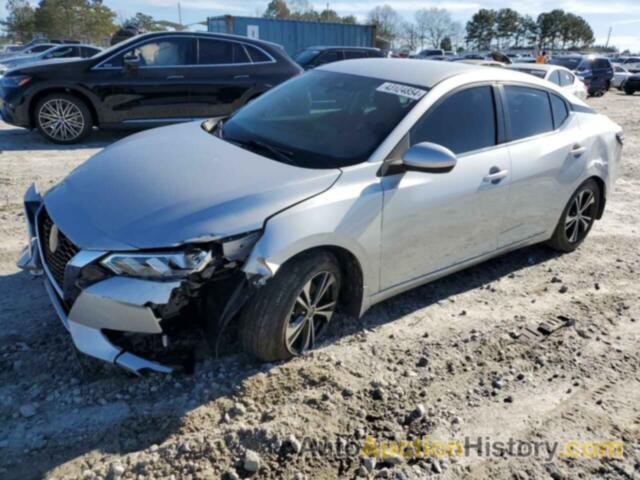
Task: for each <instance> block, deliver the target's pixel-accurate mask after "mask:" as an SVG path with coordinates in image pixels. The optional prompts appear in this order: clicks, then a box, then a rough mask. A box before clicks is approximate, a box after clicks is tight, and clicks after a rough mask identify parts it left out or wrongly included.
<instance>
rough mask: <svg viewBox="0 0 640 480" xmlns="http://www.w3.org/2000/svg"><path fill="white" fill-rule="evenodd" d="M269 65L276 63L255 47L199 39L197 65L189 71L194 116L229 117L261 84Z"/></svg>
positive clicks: (191, 107) (232, 42)
mask: <svg viewBox="0 0 640 480" xmlns="http://www.w3.org/2000/svg"><path fill="white" fill-rule="evenodd" d="M270 64H271V65H273V66H275V60H274V59H273V58H272V57H271V56H270V55H269V54H268V53H267V52H265V51H263V50H261V49H259V48H258V47H255V46H253V45H249V44H245V43H242V42H234V41H227V40H221V39H217V38H204V37H199V38H198V62H197V65H196V66H195V67H194V68H192V69H190V70H189V72H188V74H189V79H188V84H189V86H188V88H189V91H190V94H191V99H190V105H189V107H190V110H191V112H192V115H193V116H194V117H217V116H225V115H230V114H231V113H233V112H234V111H236V110H237V109H238V108H239V107H241V106H242V105H244V104H245V103H246V101H247V100H248V99H249V98H250V96H251V93H252V91H254V89H255V88H256V87H257V85H258V84H260V83H261V82H262V79H261V71H260V69H261V67H263V66H265V65H270Z"/></svg>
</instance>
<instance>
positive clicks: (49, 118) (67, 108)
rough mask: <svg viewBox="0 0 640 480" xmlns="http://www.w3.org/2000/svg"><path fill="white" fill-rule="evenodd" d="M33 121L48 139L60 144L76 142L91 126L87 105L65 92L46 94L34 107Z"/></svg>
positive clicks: (87, 132) (91, 121)
mask: <svg viewBox="0 0 640 480" xmlns="http://www.w3.org/2000/svg"><path fill="white" fill-rule="evenodd" d="M35 123H36V126H37V127H38V130H39V131H40V133H41V134H42V135H43V136H44V137H45V138H46V139H47V140H49V141H51V142H54V143H60V144H70V143H76V142H79V141H80V140H82V139H83V138H84V137H86V136H87V135H88V134H89V132H90V131H91V129H92V128H93V119H92V118H91V112H90V111H89V108H88V107H87V105H86V104H85V103H84V102H83V101H82V100H80V99H79V98H77V97H74V96H73V95H69V94H66V93H54V94H51V95H47V96H46V97H44V98H43V99H42V100H40V101H39V102H38V104H37V105H36V108H35Z"/></svg>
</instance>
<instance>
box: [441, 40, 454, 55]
mask: <svg viewBox="0 0 640 480" xmlns="http://www.w3.org/2000/svg"><path fill="white" fill-rule="evenodd" d="M440 48H441V49H442V50H444V51H445V52H449V51H451V50H453V45H452V43H451V38H450V37H444V38H443V39H442V41H441V42H440Z"/></svg>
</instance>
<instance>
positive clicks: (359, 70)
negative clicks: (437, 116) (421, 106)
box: [316, 58, 536, 88]
mask: <svg viewBox="0 0 640 480" xmlns="http://www.w3.org/2000/svg"><path fill="white" fill-rule="evenodd" d="M316 70H327V71H332V72H336V73H346V74H351V75H361V76H363V77H370V78H378V79H380V80H386V81H390V82H398V83H404V84H410V85H415V86H421V87H426V88H432V87H433V86H434V85H436V84H438V83H440V82H441V81H443V80H446V79H447V78H451V77H454V76H457V75H463V74H472V73H474V72H478V71H479V70H480V71H485V70H487V71H489V72H493V73H491V76H492V78H494V79H495V80H506V81H508V80H515V81H523V80H524V81H526V82H528V83H536V82H535V81H533V82H532V81H531V79H529V78H528V77H531V76H530V75H527V74H524V73H520V72H516V71H514V70H507V69H504V68H478V66H477V65H468V64H465V63H462V62H441V61H437V60H415V59H410V58H365V59H357V60H343V61H340V62H333V63H328V64H326V65H322V66H321V67H318V68H317V69H316ZM531 78H534V77H531Z"/></svg>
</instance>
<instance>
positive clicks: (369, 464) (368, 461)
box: [362, 457, 376, 472]
mask: <svg viewBox="0 0 640 480" xmlns="http://www.w3.org/2000/svg"><path fill="white" fill-rule="evenodd" d="M362 464H363V465H364V468H366V469H367V471H368V472H373V470H374V469H375V468H376V457H367V458H365V459H364V461H363V462H362Z"/></svg>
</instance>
